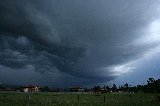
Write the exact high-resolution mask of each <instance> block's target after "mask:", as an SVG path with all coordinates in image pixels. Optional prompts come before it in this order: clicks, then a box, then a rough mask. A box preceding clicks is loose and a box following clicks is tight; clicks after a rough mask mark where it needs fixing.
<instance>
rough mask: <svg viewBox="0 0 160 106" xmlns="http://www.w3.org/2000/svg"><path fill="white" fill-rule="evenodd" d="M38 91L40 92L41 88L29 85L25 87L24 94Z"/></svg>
mask: <svg viewBox="0 0 160 106" xmlns="http://www.w3.org/2000/svg"><path fill="white" fill-rule="evenodd" d="M38 91H39V87H38V86H36V85H29V86H25V87H23V92H38Z"/></svg>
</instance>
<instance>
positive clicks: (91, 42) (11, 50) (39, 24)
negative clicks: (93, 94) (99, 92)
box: [0, 0, 159, 84]
mask: <svg viewBox="0 0 160 106" xmlns="http://www.w3.org/2000/svg"><path fill="white" fill-rule="evenodd" d="M157 3H159V1H156V0H155V1H152V0H147V1H146V0H141V1H139V0H136V1H135V0H134V1H128V0H119V1H110V0H99V1H97V0H85V1H84V0H83V1H82V0H61V1H58V0H14V1H13V0H0V34H1V35H0V65H2V66H3V67H2V68H4V67H5V68H6V67H8V68H10V70H12V69H13V70H20V69H21V70H28V69H27V67H28V65H31V66H32V67H34V68H32V69H31V70H34V71H36V72H40V73H45V72H46V73H48V72H52V74H53V76H54V77H55V75H56V74H55V75H54V73H58V74H59V75H60V76H61V77H62V76H63V77H62V78H61V77H59V78H61V80H62V82H63V80H65V76H67V78H68V79H69V81H70V82H71V83H72V82H74V81H72V80H73V79H74V80H75V82H76V81H77V82H80V84H85V83H88V81H89V82H105V81H109V80H112V79H114V78H115V77H116V75H117V74H118V75H119V73H120V72H119V71H117V65H118V68H119V69H123V68H125V69H126V67H127V65H128V62H130V61H132V60H136V59H138V58H140V57H141V56H142V55H143V54H144V53H145V52H147V51H148V50H149V49H150V48H154V47H156V46H157V45H159V43H157V42H155V43H147V44H144V45H143V44H139V45H138V44H137V42H136V41H137V40H138V39H139V38H141V37H142V38H143V36H144V35H145V34H144V33H143V31H144V32H145V31H146V30H147V26H149V25H150V24H151V23H152V22H153V21H155V20H157V19H159V15H158V13H159V8H158V5H157ZM142 40H143V39H142ZM122 64H127V65H123V66H119V65H122ZM114 69H115V70H116V71H115V70H114ZM127 69H132V68H127ZM127 71H128V70H127ZM37 74H38V73H37ZM46 76H47V75H46ZM73 76H74V78H73ZM40 82H41V81H40ZM50 82H56V80H51V81H50ZM62 82H61V83H62ZM48 83H49V82H48ZM65 83H66V82H65ZM62 84H64V82H63V83H62Z"/></svg>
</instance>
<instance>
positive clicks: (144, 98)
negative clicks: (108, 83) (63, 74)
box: [0, 92, 160, 106]
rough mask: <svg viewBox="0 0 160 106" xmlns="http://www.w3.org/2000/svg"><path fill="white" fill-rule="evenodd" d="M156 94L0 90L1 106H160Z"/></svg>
mask: <svg viewBox="0 0 160 106" xmlns="http://www.w3.org/2000/svg"><path fill="white" fill-rule="evenodd" d="M129 95H131V97H130V96H129ZM156 95H157V94H127V93H112V94H94V93H83V94H82V93H81V94H76V93H72V94H71V93H14V92H12V93H11V92H10V93H9V92H0V106H160V102H158V101H157V98H156Z"/></svg>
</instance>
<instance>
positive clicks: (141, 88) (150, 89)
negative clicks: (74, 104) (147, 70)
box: [93, 78, 160, 93]
mask: <svg viewBox="0 0 160 106" xmlns="http://www.w3.org/2000/svg"><path fill="white" fill-rule="evenodd" d="M93 90H94V91H95V92H97V91H107V92H130V93H137V92H144V93H160V79H158V80H155V79H153V78H149V79H148V80H147V84H145V85H136V86H131V85H129V84H128V83H126V84H124V85H123V86H119V87H117V86H116V84H113V86H112V87H109V86H106V85H104V86H103V87H100V86H95V87H94V88H93Z"/></svg>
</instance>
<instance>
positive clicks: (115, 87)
mask: <svg viewBox="0 0 160 106" xmlns="http://www.w3.org/2000/svg"><path fill="white" fill-rule="evenodd" d="M112 91H113V92H115V91H117V86H116V84H113V87H112Z"/></svg>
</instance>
